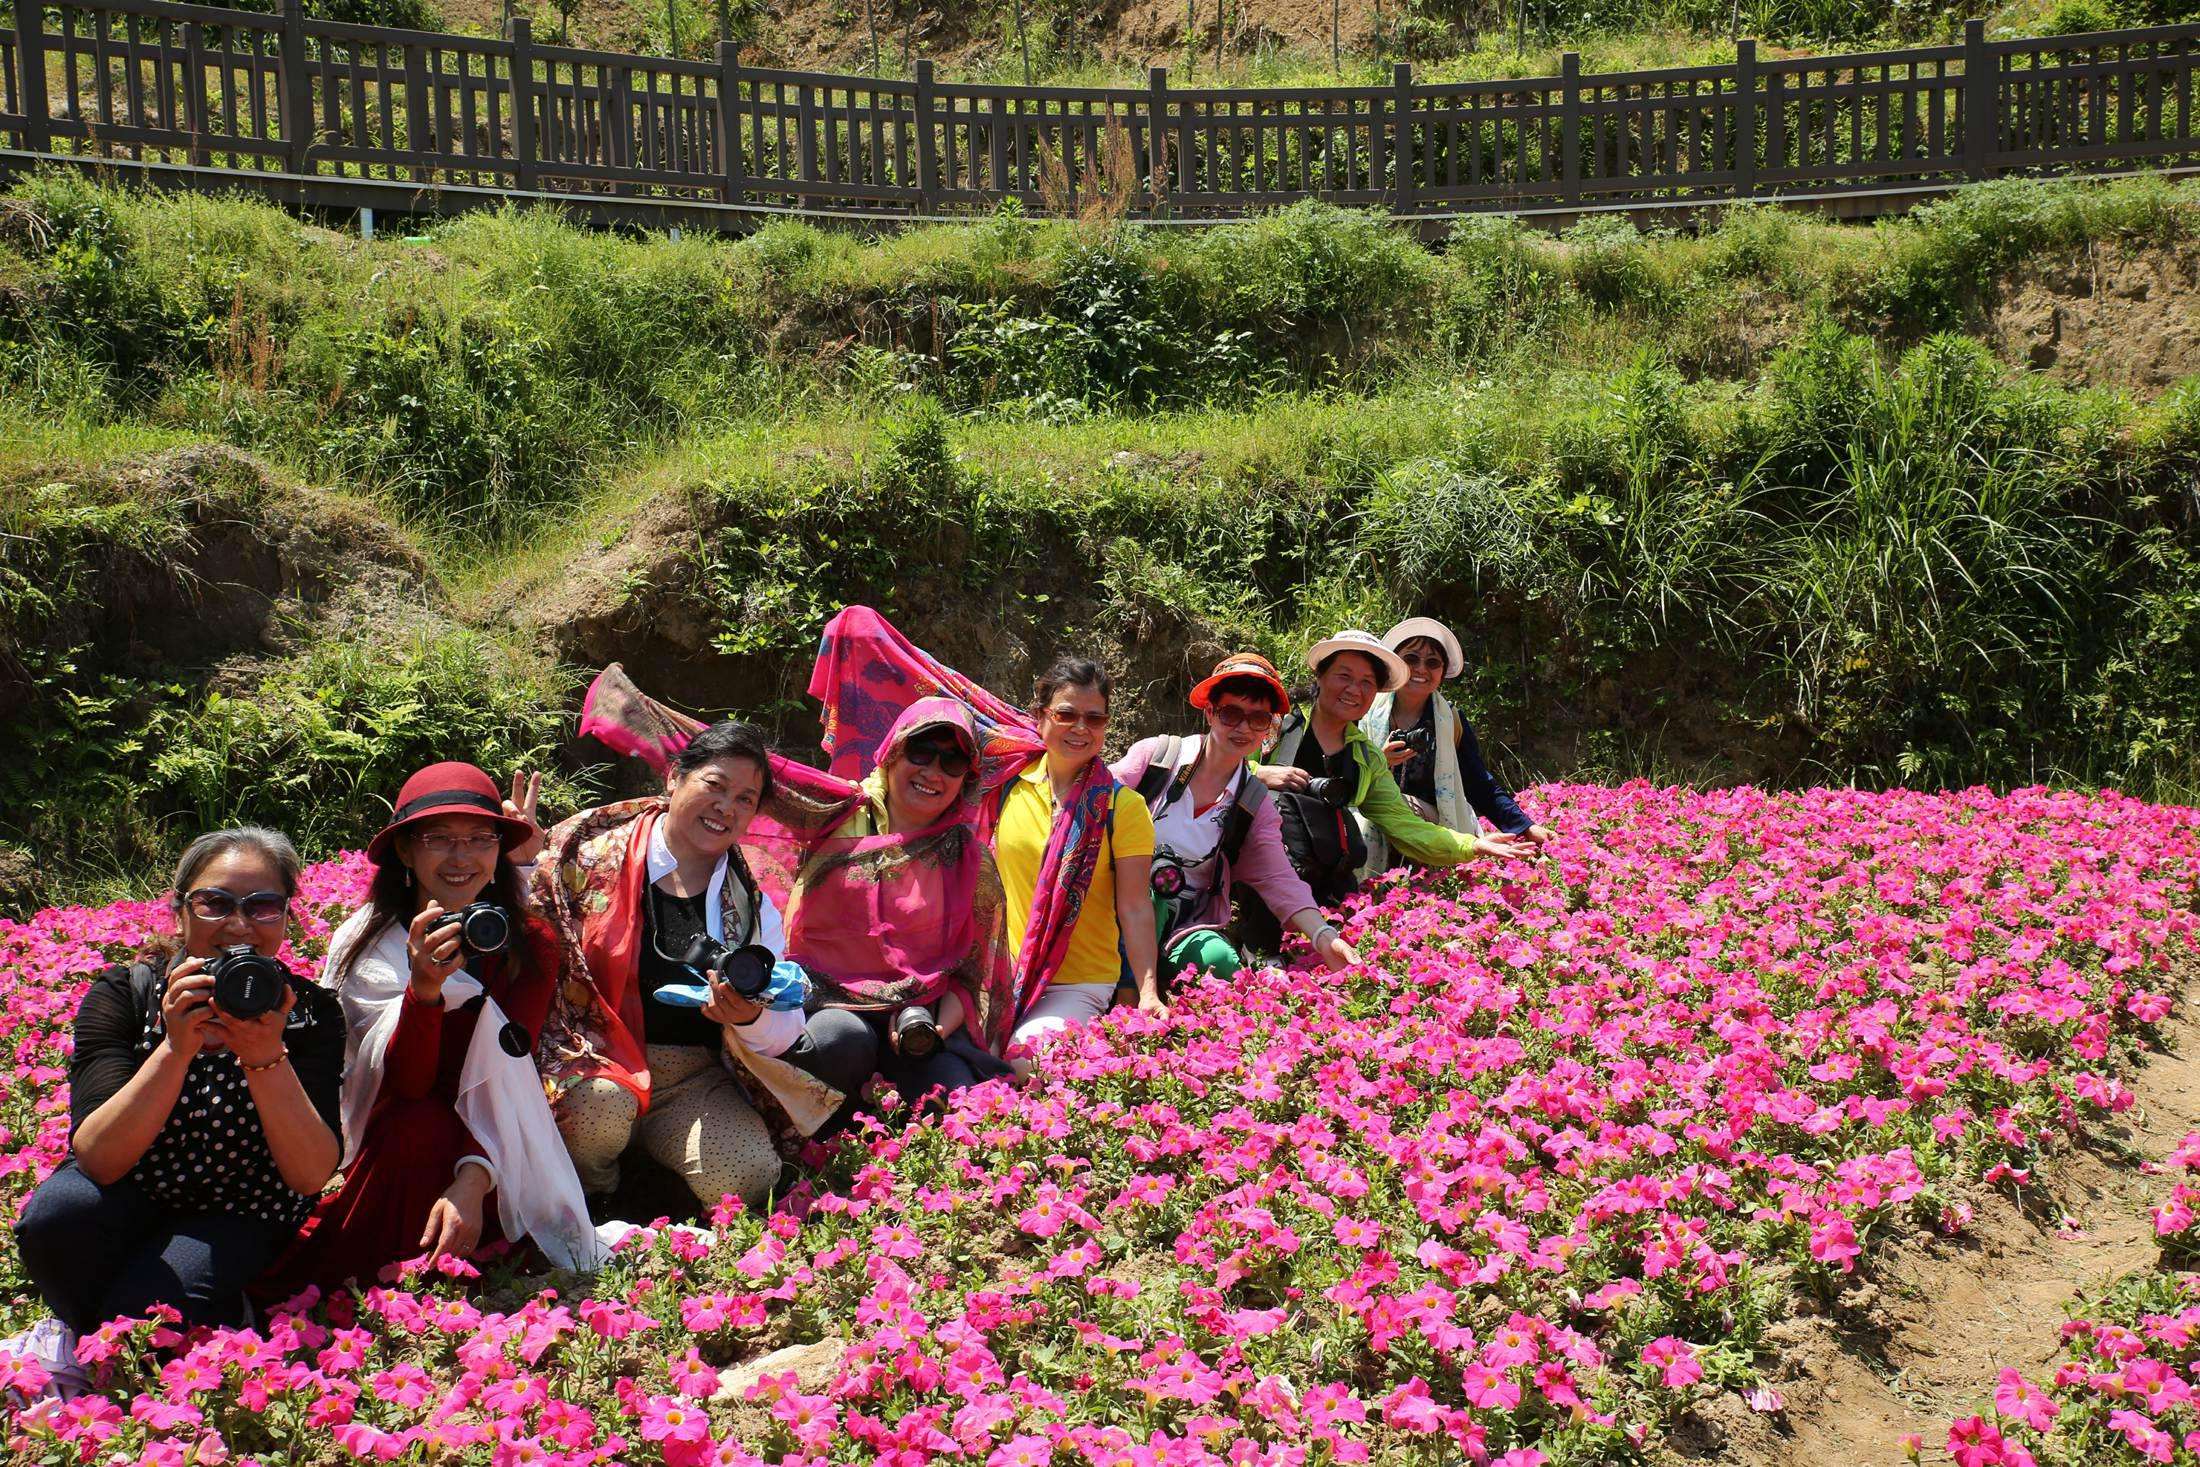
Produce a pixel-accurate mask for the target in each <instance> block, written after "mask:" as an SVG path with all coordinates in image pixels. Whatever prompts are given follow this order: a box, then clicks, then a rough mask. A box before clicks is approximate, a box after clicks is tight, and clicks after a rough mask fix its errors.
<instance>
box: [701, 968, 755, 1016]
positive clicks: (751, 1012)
mask: <svg viewBox="0 0 2200 1467" xmlns="http://www.w3.org/2000/svg"><path fill="white" fill-rule="evenodd" d="M763 1012H764V1009H763V1005H761V1004H757V1003H752V1002H750V1001H749V1000H748V999H745V998H743V997H742V996H741V995H740V994H739V993H737V992H735V991H734V987H733V985H732V984H731V983H728V982H726V981H725V980H724V979H723V978H720V977H719V976H718V975H717V974H716V973H713V974H711V975H710V1002H709V1003H706V1004H704V1005H703V1017H704V1018H706V1019H708V1020H710V1021H711V1022H712V1023H713V1024H753V1023H755V1022H756V1019H757V1016H758V1015H760V1014H762V1013H763Z"/></svg>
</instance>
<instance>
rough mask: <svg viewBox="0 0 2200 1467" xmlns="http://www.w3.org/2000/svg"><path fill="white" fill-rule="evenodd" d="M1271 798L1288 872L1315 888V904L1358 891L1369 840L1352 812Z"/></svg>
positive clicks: (1290, 794)
mask: <svg viewBox="0 0 2200 1467" xmlns="http://www.w3.org/2000/svg"><path fill="white" fill-rule="evenodd" d="M1297 716H1298V715H1297V714H1293V715H1292V717H1294V718H1296V717H1297ZM1273 794H1274V798H1275V801H1276V814H1277V815H1278V816H1279V817H1280V818H1281V823H1282V826H1283V850H1284V854H1285V855H1287V856H1289V857H1290V858H1291V869H1293V870H1294V871H1296V872H1298V873H1299V877H1300V879H1301V880H1303V881H1304V882H1305V883H1306V884H1307V885H1308V886H1310V887H1312V888H1313V890H1314V900H1315V901H1317V902H1320V903H1321V904H1322V905H1323V906H1325V907H1332V906H1335V905H1336V904H1337V903H1338V902H1341V901H1343V900H1344V899H1345V898H1346V897H1348V896H1350V895H1351V894H1352V893H1353V892H1355V891H1358V890H1359V889H1360V867H1361V866H1363V865H1365V864H1366V862H1367V838H1366V837H1365V836H1363V835H1362V834H1361V833H1360V823H1359V821H1357V820H1354V819H1353V818H1352V811H1351V810H1350V809H1349V808H1347V809H1342V810H1340V809H1338V808H1337V807H1336V806H1335V805H1332V804H1330V803H1329V802H1328V801H1327V800H1317V799H1315V798H1314V797H1313V796H1312V795H1306V794H1300V793H1298V792H1297V791H1295V790H1276V791H1274V792H1273Z"/></svg>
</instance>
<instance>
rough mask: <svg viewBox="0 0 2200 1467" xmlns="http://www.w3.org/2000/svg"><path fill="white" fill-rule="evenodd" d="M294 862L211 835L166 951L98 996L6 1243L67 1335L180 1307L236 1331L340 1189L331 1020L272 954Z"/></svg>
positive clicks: (110, 973)
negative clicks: (292, 1245)
mask: <svg viewBox="0 0 2200 1467" xmlns="http://www.w3.org/2000/svg"><path fill="white" fill-rule="evenodd" d="M298 872H299V861H298V853H297V851H296V850H295V849H293V848H292V846H291V844H290V842H289V840H288V839H286V838H285V837H283V836H282V835H279V834H277V833H276V832H274V831H271V830H262V829H258V828H240V829H234V830H220V831H215V832H213V833H211V834H208V835H203V836H200V837H199V838H198V839H197V840H195V841H193V842H192V843H191V845H190V846H189V848H188V849H186V850H185V851H184V853H183V857H182V859H181V860H179V861H178V862H177V863H176V872H175V880H174V881H173V883H172V884H171V886H170V893H169V906H170V909H171V910H172V911H173V912H174V914H175V919H176V940H175V942H174V943H173V945H171V946H168V947H166V948H165V949H164V950H161V951H157V952H152V953H148V954H147V955H146V956H145V957H144V958H143V959H141V960H140V961H138V962H136V963H132V964H129V965H126V966H121V967H115V968H110V969H108V970H107V971H105V972H103V973H101V974H99V975H98V976H97V977H95V978H94V979H93V980H92V984H91V987H90V988H89V989H88V990H87V991H86V992H85V995H84V999H83V1003H82V1005H81V1006H80V1007H79V1008H78V1010H77V1016H76V1047H75V1053H74V1054H73V1055H72V1057H71V1058H70V1061H69V1119H70V1137H69V1147H70V1151H69V1159H68V1161H66V1162H64V1163H63V1164H62V1166H61V1167H60V1169H59V1170H57V1171H56V1172H54V1174H53V1175H52V1176H50V1177H48V1178H47V1179H46V1180H45V1181H44V1182H43V1183H41V1184H40V1185H39V1188H38V1190H37V1191H36V1192H35V1193H33V1194H32V1195H31V1199H30V1201H29V1203H28V1204H26V1205H25V1207H24V1209H23V1214H22V1217H21V1219H20V1220H19V1221H18V1222H17V1223H16V1226H15V1235H16V1243H17V1246H18V1249H19V1251H20V1253H21V1255H22V1259H23V1269H24V1272H25V1273H26V1274H28V1275H29V1277H30V1279H31V1282H32V1283H33V1284H34V1285H35V1286H36V1287H37V1289H38V1291H39V1293H40V1294H41V1295H42V1296H43V1297H44V1298H45V1300H46V1302H47V1304H48V1305H49V1306H51V1307H52V1309H53V1311H54V1313H55V1315H56V1316H58V1317H59V1319H60V1321H61V1323H62V1324H63V1325H65V1326H66V1327H67V1328H68V1329H70V1330H73V1331H76V1332H77V1333H80V1334H81V1333H84V1332H88V1331H90V1330H93V1329H96V1328H97V1327H98V1326H99V1325H100V1324H101V1323H102V1322H104V1321H105V1320H108V1319H112V1318H115V1317H116V1316H119V1315H130V1316H143V1315H145V1314H146V1313H147V1312H148V1311H149V1310H151V1309H152V1308H153V1307H154V1306H155V1305H162V1304H165V1305H170V1306H173V1307H174V1308H175V1309H176V1310H177V1311H178V1312H179V1313H180V1314H181V1315H182V1317H183V1321H184V1323H185V1324H187V1325H200V1324H214V1325H237V1324H241V1323H243V1322H244V1318H245V1300H244V1291H245V1286H246V1285H247V1284H248V1283H250V1282H251V1280H252V1279H253V1277H254V1276H255V1275H257V1274H258V1273H259V1272H260V1271H261V1270H262V1269H264V1268H266V1267H267V1265H268V1263H269V1262H270V1260H272V1259H273V1258H274V1257H275V1256H276V1254H277V1253H278V1252H280V1251H281V1249H282V1248H283V1246H284V1245H285V1244H286V1243H288V1242H289V1241H290V1239H291V1237H292V1235H293V1234H295V1233H296V1232H297V1229H298V1225H299V1223H301V1222H302V1221H304V1220H305V1217H306V1215H307V1213H309V1212H310V1211H311V1210H312V1208H313V1199H314V1197H315V1196H316V1195H317V1194H319V1192H320V1190H321V1188H322V1186H323V1184H325V1183H326V1182H327V1181H328V1179H329V1176H330V1174H331V1173H333V1172H334V1171H335V1170H336V1163H337V1158H338V1155H339V1153H340V1150H341V1148H340V1146H339V1144H338V1141H337V1116H338V1089H339V1087H340V1085H341V1083H342V1078H343V1065H344V1019H343V1013H342V1011H341V1009H340V1008H339V1007H338V1005H337V1002H336V998H335V996H334V995H333V994H330V993H328V992H327V991H325V990H323V989H321V988H319V987H317V986H316V985H314V984H311V983H308V982H305V981H304V980H302V979H300V978H299V977H298V976H297V975H296V974H294V973H292V972H290V971H289V969H288V968H287V967H285V966H284V965H283V963H282V962H281V961H280V958H279V954H280V953H281V952H282V949H283V944H284V940H285V937H286V935H287V930H288V917H289V914H290V903H291V899H292V898H293V897H295V896H296V895H297V891H298Z"/></svg>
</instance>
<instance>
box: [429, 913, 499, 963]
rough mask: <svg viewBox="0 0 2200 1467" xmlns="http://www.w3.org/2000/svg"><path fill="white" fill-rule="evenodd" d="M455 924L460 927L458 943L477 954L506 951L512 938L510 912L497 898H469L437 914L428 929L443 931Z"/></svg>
mask: <svg viewBox="0 0 2200 1467" xmlns="http://www.w3.org/2000/svg"><path fill="white" fill-rule="evenodd" d="M453 925H455V926H456V927H457V928H458V944H459V946H460V947H463V948H464V949H466V951H468V952H470V953H472V954H474V955H475V956H477V957H485V956H487V955H488V954H490V953H500V952H503V951H504V947H505V944H506V943H508V942H510V941H511V940H512V918H511V915H510V914H509V913H507V912H506V911H505V910H504V908H502V907H500V906H498V905H497V904H496V903H495V902H468V903H467V904H466V905H465V906H463V907H460V908H459V909H458V910H457V911H455V912H445V913H444V914H443V915H442V916H440V917H438V918H436V920H435V925H434V926H433V927H430V928H429V929H428V930H429V931H430V932H440V931H442V930H443V929H444V928H446V927H450V926H453Z"/></svg>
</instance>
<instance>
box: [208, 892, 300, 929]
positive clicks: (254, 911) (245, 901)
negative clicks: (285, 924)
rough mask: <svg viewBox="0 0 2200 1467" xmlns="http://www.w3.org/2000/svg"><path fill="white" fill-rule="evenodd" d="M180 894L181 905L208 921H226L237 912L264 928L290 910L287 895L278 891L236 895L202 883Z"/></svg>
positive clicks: (280, 919)
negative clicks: (197, 887)
mask: <svg viewBox="0 0 2200 1467" xmlns="http://www.w3.org/2000/svg"><path fill="white" fill-rule="evenodd" d="M182 896H183V904H184V905H185V906H187V907H189V908H190V909H191V912H192V915H193V916H196V917H199V918H201V919H203V920H205V921H208V922H227V921H228V920H229V919H230V918H231V917H233V916H235V915H236V914H237V913H238V912H240V911H241V912H243V913H244V919H245V921H247V922H255V923H258V924H259V925H261V926H263V927H264V926H267V925H268V924H270V923H274V922H280V921H282V920H283V918H284V917H285V916H287V915H288V914H289V912H290V898H289V897H287V896H285V895H284V894H283V893H281V892H279V891H255V892H252V893H250V894H249V895H246V896H238V895H237V894H236V893H235V892H233V891H224V890H222V889H221V888H220V887H218V886H202V887H200V888H199V889H198V890H197V891H187V892H184V893H182Z"/></svg>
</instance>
